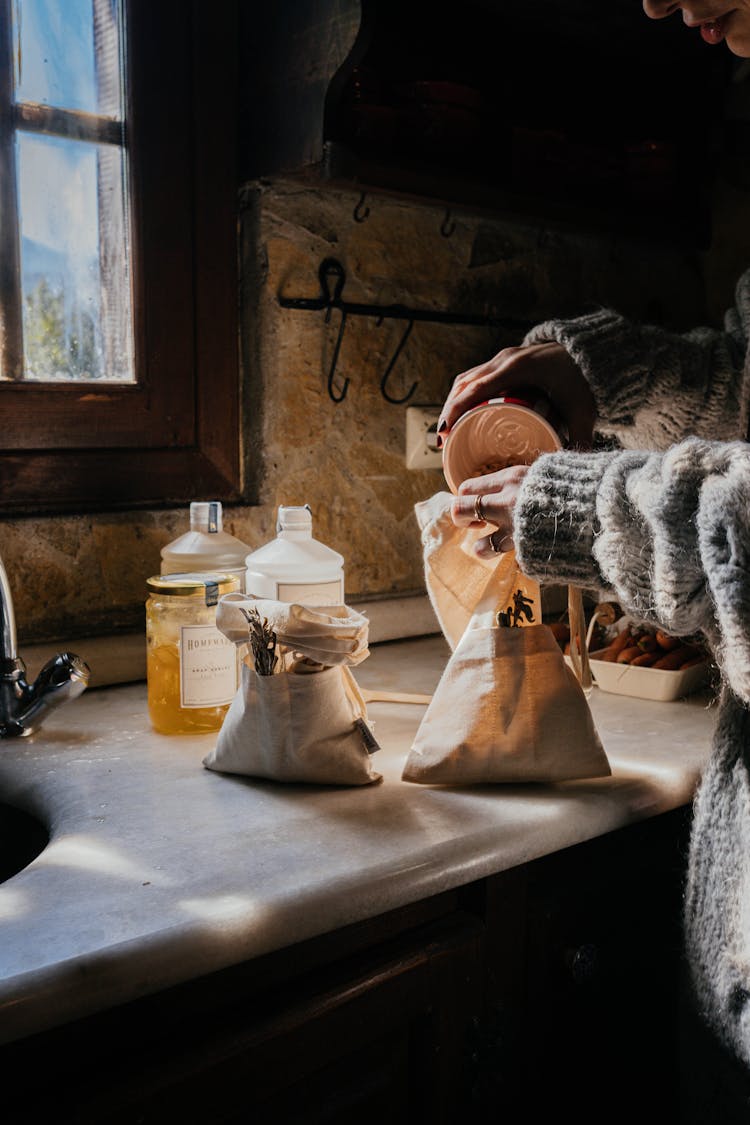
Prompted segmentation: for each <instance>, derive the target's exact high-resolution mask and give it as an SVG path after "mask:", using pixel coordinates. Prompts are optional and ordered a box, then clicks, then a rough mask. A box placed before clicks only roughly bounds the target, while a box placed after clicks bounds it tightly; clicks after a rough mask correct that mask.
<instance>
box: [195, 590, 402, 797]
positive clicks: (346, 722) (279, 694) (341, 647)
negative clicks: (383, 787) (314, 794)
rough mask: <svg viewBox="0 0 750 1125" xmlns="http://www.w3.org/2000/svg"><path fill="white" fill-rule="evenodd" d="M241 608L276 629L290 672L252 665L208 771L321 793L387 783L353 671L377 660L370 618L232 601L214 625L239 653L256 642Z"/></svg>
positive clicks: (341, 609) (248, 662)
mask: <svg viewBox="0 0 750 1125" xmlns="http://www.w3.org/2000/svg"><path fill="white" fill-rule="evenodd" d="M243 608H244V609H250V608H252V609H255V610H257V612H258V613H259V614H260V616H261V617H262V618H265V619H266V620H267V621H268V622H269V624H271V625H272V627H273V628H274V630H275V632H276V635H277V640H278V642H279V643H280V644H281V645H283V650H284V665H285V669H288V670H283V671H279V672H276V673H275V674H273V675H267V676H261V675H259V674H258V673H257V672H256V670H255V668H254V667H253V666H252V658H251V657H250V656H246V657H245V659H244V661H243V664H242V676H241V683H240V686H239V688H238V691H237V694H236V695H235V697H234V699H233V700H232V704H231V706H230V708H229V711H228V712H227V714H226V716H225V718H224V722H223V724H222V727H221V730H220V731H219V734H218V738H217V742H216V746H215V748H214V749H213V750H212V751H211V752H210V753H209V754H208V755H207V756H206V757H205V758H204V759H203V764H204V766H206V768H207V769H211V770H217V771H219V772H221V773H231V774H244V775H246V776H250V777H259V778H268V779H271V780H276V781H286V782H313V783H316V784H321V785H369V784H371V783H372V782H375V781H380V780H381V775H380V774H379V773H377V772H376V771H375V770H374V769H373V766H372V759H371V754H372V753H374V752H375V751H376V750H378V749H379V747H378V743H377V741H376V740H375V737H374V735H373V733H372V728H371V724H370V723H369V721H368V719H367V706H366V704H365V701H364V699H363V697H362V694H361V692H360V690H359V687H358V685H357V683H356V681H355V679H354V677H353V675H352V673H351V671H350V670H349V666H350V665H352V664H359V663H360V662H361V661H362V660H364V659H365V657H366V656H367V655H368V654H369V650H368V648H367V632H368V621H367V618H366V617H364V616H363V615H362V614H359V613H356V611H354V610H351V609H349V607H347V606H326V607H324V608H317V607H316V608H315V609H311V608H309V607H306V606H300V605H296V604H288V603H285V602H275V601H270V600H267V599H253V598H248V597H246V596H245V595H243V594H227V595H225V597H224V598H222V599H221V600H220V601H219V605H218V607H217V614H216V623H217V626H218V628H219V629H220V631H221V632H223V633H224V635H225V636H227V637H228V638H229V639H230V640H232V641H233V642H234V643H235V644H237V645H244V644H245V643H246V642H247V639H248V625H247V621H246V619H245V618H244V616H243V614H242V612H241V610H242V609H243ZM323 665H325V666H323Z"/></svg>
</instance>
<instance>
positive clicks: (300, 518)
mask: <svg viewBox="0 0 750 1125" xmlns="http://www.w3.org/2000/svg"><path fill="white" fill-rule="evenodd" d="M311 527H312V509H311V508H310V505H309V504H300V505H295V504H280V505H279V513H278V518H277V520H276V531H277V532H279V531H304V530H306V529H310V528H311Z"/></svg>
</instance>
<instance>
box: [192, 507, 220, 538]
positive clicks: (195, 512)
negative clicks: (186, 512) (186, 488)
mask: <svg viewBox="0 0 750 1125" xmlns="http://www.w3.org/2000/svg"><path fill="white" fill-rule="evenodd" d="M223 526H224V521H223V519H222V514H221V501H220V500H193V502H192V503H191V505H190V530H191V531H205V532H208V534H209V535H213V534H216V533H218V532H219V531H222V530H223Z"/></svg>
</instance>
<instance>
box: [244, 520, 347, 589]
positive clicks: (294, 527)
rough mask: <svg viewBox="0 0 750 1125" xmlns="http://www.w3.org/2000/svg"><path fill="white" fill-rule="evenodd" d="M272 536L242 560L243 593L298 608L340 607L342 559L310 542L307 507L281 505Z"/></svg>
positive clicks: (310, 527) (336, 554) (310, 534)
mask: <svg viewBox="0 0 750 1125" xmlns="http://www.w3.org/2000/svg"><path fill="white" fill-rule="evenodd" d="M276 533H277V534H276V538H275V539H272V540H271V541H270V543H266V544H265V545H264V546H263V547H260V548H259V549H258V550H257V551H253V552H252V553H251V554H249V555H248V556H247V558H246V565H247V574H246V586H245V589H246V591H247V593H248V594H251V595H252V596H253V597H256V598H271V599H273V600H274V601H279V602H298V603H300V604H301V605H312V606H321V605H342V604H343V602H344V559H343V556H342V555H340V554H339V553H338V552H337V551H333V550H331V548H330V547H326V546H325V544H324V543H319V542H318V540H317V539H313V536H312V512H311V509H310V506H309V504H302V505H283V504H282V505H281V506H280V507H279V510H278V518H277V521H276Z"/></svg>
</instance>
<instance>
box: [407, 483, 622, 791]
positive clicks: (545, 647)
mask: <svg viewBox="0 0 750 1125" xmlns="http://www.w3.org/2000/svg"><path fill="white" fill-rule="evenodd" d="M451 501H452V497H451V495H450V494H449V493H439V494H438V495H437V496H435V497H433V498H432V499H431V500H429V501H425V502H423V503H422V504H420V505H417V507H416V514H417V519H418V521H419V522H420V526H421V527H422V542H423V547H424V558H425V580H426V584H427V589H428V592H429V594H430V598H431V601H432V604H433V607H434V609H435V612H436V614H437V617H438V620H439V621H440V623H441V626H442V628H443V631H444V633H445V635H446V638H447V640H448V642H449V644H450V645H451V648H452V649H453V652H452V654H451V657H450V659H449V661H448V664H447V666H446V668H445V671H444V672H443V675H442V677H441V679H440V682H439V683H438V686H437V688H436V690H435V693H434V695H433V698H432V701H431V702H430V704H429V706H428V708H427V710H426V712H425V714H424V717H423V719H422V722H421V724H420V726H419V729H418V731H417V734H416V737H415V739H414V742H413V744H412V747H411V749H410V751H409V754H408V756H407V759H406V763H405V765H404V769H403V773H402V777H403V780H404V781H414V782H419V783H423V784H444V785H472V784H480V783H485V782H527V781H528V782H531V781H536V782H540V781H541V782H544V781H563V780H570V779H573V778H594V777H606V776H609V774H610V772H611V771H610V766H609V762H608V760H607V756H606V754H605V752H604V748H603V747H602V744H601V741H600V739H599V735H598V733H597V731H596V727H595V725H594V721H593V717H592V715H591V711H590V709H589V706H588V702H587V699H586V695H585V692H584V689H583V687H582V686H581V682H580V677H581V676H584V675H585V674H586V673H588V661H587V659H586V657H585V646H583V647H584V658H583V660H582V661H581V660H580V658H579V660H578V662H577V673H578V674H576V672H574V671H573V669H572V668H570V667H569V666H568V664H567V663H566V662H565V658H564V656H563V654H562V652H561V651H560V648H559V646H558V644H557V641H556V640H555V638H554V636H553V635H552V632H551V630H550V629H548V628H547V626H546V625H543V624H532V625H524V626H521V627H507V626H500V625H498V621H497V610H498V609H500V608H503V607H505V606H507V605H508V604H509V603H510V601H511V599H512V593H513V589H514V587H515V585H516V583H517V579H518V576H519V574H520V572H519V570H518V567H517V564H516V560H515V555H514V554H513V552H507V553H506V554H503V555H500V556H498V559H497V560H491V563H490V565H489V566H487V565H486V564H483V563H481V562H480V560H479V559H477V557H476V556H475V555H473V554H471V553H470V546H471V542H473V539H474V538H476V536H475V535H474V534H472V535H471V536H469V537H468V538H467V535H466V532H464V531H462V530H461V529H459V528H457V527H456V526H455V525H454V524H453V521H452V520H451V517H450V504H451ZM569 592H570V595H571V596H570V603H571V610H573V613H572V614H571V626H572V629H571V631H572V632H573V633H574V634H575V633H578V635H580V636H583V632H584V629H583V617H582V609H581V610H580V616H579V615H578V613H579V607H580V592H579V591H575V590H572V589H571V591H569ZM589 675H590V673H589ZM589 682H590V681H589Z"/></svg>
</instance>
